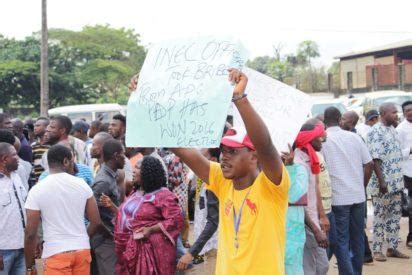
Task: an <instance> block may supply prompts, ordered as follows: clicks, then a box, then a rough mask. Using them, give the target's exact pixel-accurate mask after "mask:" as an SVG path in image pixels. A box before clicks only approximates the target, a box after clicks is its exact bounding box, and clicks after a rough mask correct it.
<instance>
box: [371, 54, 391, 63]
mask: <svg viewBox="0 0 412 275" xmlns="http://www.w3.org/2000/svg"><path fill="white" fill-rule="evenodd" d="M392 64H395V58H394V56H393V55H390V56H385V57H378V58H375V65H392Z"/></svg>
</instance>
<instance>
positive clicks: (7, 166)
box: [0, 133, 27, 275]
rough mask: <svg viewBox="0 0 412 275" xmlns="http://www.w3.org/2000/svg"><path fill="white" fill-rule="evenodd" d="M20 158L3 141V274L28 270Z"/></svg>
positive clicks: (0, 226) (0, 149)
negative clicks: (18, 172) (24, 250)
mask: <svg viewBox="0 0 412 275" xmlns="http://www.w3.org/2000/svg"><path fill="white" fill-rule="evenodd" d="M10 135H12V134H11V133H10ZM18 160H19V157H18V155H17V152H16V150H15V149H14V147H13V146H12V145H10V144H9V143H5V142H0V234H1V237H0V275H9V274H16V275H24V274H25V269H26V265H25V264H24V253H23V247H24V245H23V239H24V227H25V225H26V215H25V213H24V209H23V207H24V201H25V199H26V196H27V191H26V188H25V187H24V186H23V183H22V181H21V179H20V177H19V176H18V175H17V173H16V172H15V171H16V170H17V167H18Z"/></svg>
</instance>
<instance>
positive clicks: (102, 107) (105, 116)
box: [49, 104, 126, 122]
mask: <svg viewBox="0 0 412 275" xmlns="http://www.w3.org/2000/svg"><path fill="white" fill-rule="evenodd" d="M116 114H122V115H125V114H126V106H121V105H119V104H84V105H70V106H63V107H57V108H53V109H50V110H49V116H50V117H52V116H57V115H64V116H67V117H69V118H70V119H71V120H72V121H73V122H74V121H77V120H81V119H84V120H86V121H87V122H91V121H94V120H101V121H102V122H108V121H109V120H111V119H112V117H113V116H114V115H116Z"/></svg>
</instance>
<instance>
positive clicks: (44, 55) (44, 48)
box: [40, 0, 49, 116]
mask: <svg viewBox="0 0 412 275" xmlns="http://www.w3.org/2000/svg"><path fill="white" fill-rule="evenodd" d="M47 43H48V32H47V0H42V1H41V55H40V56H41V57H40V59H41V61H40V114H41V115H42V116H47V112H48V110H49V64H48V59H49V58H48V44H47Z"/></svg>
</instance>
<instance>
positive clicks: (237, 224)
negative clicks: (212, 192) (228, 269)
mask: <svg viewBox="0 0 412 275" xmlns="http://www.w3.org/2000/svg"><path fill="white" fill-rule="evenodd" d="M250 190H252V187H250V189H249V190H248V191H247V193H246V195H245V197H244V198H243V201H242V203H241V204H240V208H239V213H238V214H237V215H236V209H235V205H234V204H233V206H232V207H233V227H234V229H235V240H234V241H235V248H236V251H237V250H238V249H239V236H238V234H239V230H240V222H241V220H242V213H243V207H244V206H245V201H246V200H247V197H248V196H249V193H250ZM234 193H235V188H234V187H233V192H232V198H233V199H234Z"/></svg>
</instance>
